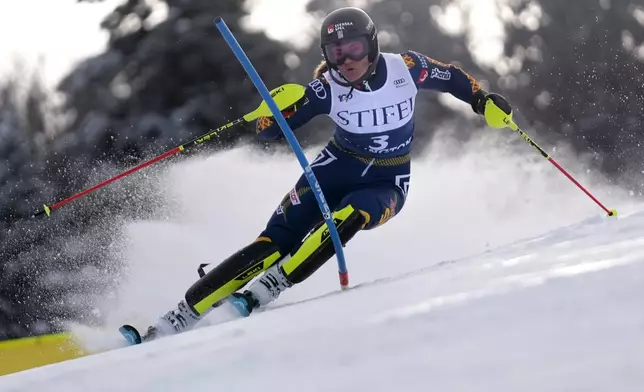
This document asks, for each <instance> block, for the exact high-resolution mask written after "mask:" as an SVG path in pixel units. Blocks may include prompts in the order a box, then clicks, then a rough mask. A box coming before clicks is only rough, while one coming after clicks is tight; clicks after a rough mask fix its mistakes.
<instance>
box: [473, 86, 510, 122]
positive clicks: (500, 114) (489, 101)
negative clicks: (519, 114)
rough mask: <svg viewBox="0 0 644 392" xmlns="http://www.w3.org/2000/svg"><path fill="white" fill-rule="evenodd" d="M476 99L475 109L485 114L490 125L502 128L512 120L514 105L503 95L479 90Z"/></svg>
mask: <svg viewBox="0 0 644 392" xmlns="http://www.w3.org/2000/svg"><path fill="white" fill-rule="evenodd" d="M474 99H475V101H474V102H473V104H472V107H473V109H474V111H475V112H476V113H478V114H482V115H484V116H485V122H486V123H487V125H488V126H490V127H492V128H497V129H501V128H505V127H507V126H509V125H510V123H511V122H512V107H511V106H510V104H509V103H508V101H507V100H506V99H505V98H504V97H503V96H501V95H499V94H496V93H489V94H488V93H486V92H484V91H483V90H479V91H478V92H477V93H476V95H475V97H474Z"/></svg>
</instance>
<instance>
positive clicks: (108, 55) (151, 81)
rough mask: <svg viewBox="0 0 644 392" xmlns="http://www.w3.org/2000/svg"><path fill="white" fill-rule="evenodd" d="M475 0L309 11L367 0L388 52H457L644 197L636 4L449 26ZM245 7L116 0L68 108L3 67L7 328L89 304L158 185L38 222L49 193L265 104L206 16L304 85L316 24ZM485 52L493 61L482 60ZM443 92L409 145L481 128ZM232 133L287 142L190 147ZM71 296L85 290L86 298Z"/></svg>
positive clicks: (272, 78)
mask: <svg viewBox="0 0 644 392" xmlns="http://www.w3.org/2000/svg"><path fill="white" fill-rule="evenodd" d="M79 1H83V0H79ZM85 1H88V2H92V1H93V2H95V1H97V0H85ZM99 1H100V0H99ZM276 3H278V2H277V1H276ZM285 3H287V2H279V7H284V6H285V5H284V4H285ZM471 3H472V2H471V1H468V0H400V1H397V0H387V1H368V0H363V1H360V2H357V3H348V2H346V1H336V0H312V1H311V2H310V3H309V4H308V11H309V13H310V14H309V16H310V17H311V18H312V19H313V20H314V21H320V20H321V19H322V18H323V17H324V15H325V13H326V12H328V11H330V10H333V9H335V8H336V7H339V6H344V5H352V4H359V5H361V6H364V8H365V9H366V10H367V11H368V12H369V13H370V14H371V15H372V17H373V18H374V20H375V21H376V24H377V26H378V28H379V30H380V39H381V49H382V50H385V51H403V50H406V49H414V50H417V51H420V52H422V53H425V54H427V55H429V56H431V57H433V58H436V59H438V60H440V61H443V62H451V63H455V64H458V65H460V66H462V67H463V68H464V69H465V70H466V71H467V72H469V73H470V74H472V75H473V76H475V77H476V78H477V79H479V80H481V81H483V84H484V87H486V88H487V89H490V90H493V91H496V92H499V93H501V94H504V95H505V96H506V97H508V99H509V100H510V102H511V103H512V104H513V106H514V107H515V110H516V115H515V118H516V119H517V120H519V121H521V123H522V124H524V125H525V128H526V130H527V131H528V133H529V134H530V135H531V136H533V137H534V138H535V139H537V140H538V141H539V143H540V144H542V145H547V144H548V143H553V142H556V141H559V140H565V141H567V142H568V143H570V144H571V145H572V146H573V147H574V148H575V149H576V150H578V151H582V152H590V153H591V155H592V157H593V164H594V166H595V169H596V170H601V171H603V172H604V173H607V174H610V175H611V176H621V177H624V178H627V179H628V183H627V185H628V186H629V187H630V188H631V189H632V190H633V192H634V193H635V194H641V190H642V184H643V181H642V173H643V172H644V159H643V158H644V157H642V147H641V143H644V136H643V135H642V126H643V120H644V93H643V91H644V5H643V4H642V2H641V0H637V1H635V0H567V1H561V0H491V1H489V4H490V7H492V10H493V11H494V12H495V13H496V14H497V15H499V16H500V21H501V22H502V24H501V25H500V26H488V25H486V24H487V23H488V22H489V20H488V19H485V18H479V19H477V20H475V23H473V25H472V26H467V24H466V23H460V24H451V25H446V26H445V25H441V21H442V20H444V18H445V17H446V16H451V17H452V19H451V20H454V19H453V18H454V17H457V19H456V20H460V21H461V22H467V21H469V20H470V19H471V18H476V15H473V14H472V12H471V7H469V5H470V4H471ZM152 6H155V7H159V6H163V7H165V8H166V9H167V18H166V19H165V20H163V21H161V22H160V23H147V21H148V18H149V17H150V15H151V13H152ZM276 6H278V5H276ZM34 12H36V11H34ZM247 13H248V10H247V8H246V7H245V5H244V2H243V1H239V0H218V1H212V0H157V1H156V2H154V5H151V3H150V2H146V0H123V2H122V5H121V6H119V7H118V8H116V9H114V11H113V12H112V13H111V14H110V15H109V16H107V17H106V18H105V20H104V21H103V23H102V28H103V29H105V30H107V31H108V32H109V35H110V40H109V46H108V50H106V51H105V52H104V53H101V54H99V55H96V56H93V57H90V58H87V59H86V60H85V61H84V62H82V63H81V64H79V65H78V66H77V67H75V68H74V69H73V70H71V72H70V73H69V74H68V75H67V76H66V77H65V78H64V79H63V80H62V81H61V82H60V84H59V85H58V86H57V89H58V90H57V91H56V93H58V94H63V96H64V98H65V100H64V104H63V105H62V106H61V105H54V103H53V101H52V98H51V97H52V94H53V93H52V92H51V91H47V89H45V88H44V86H43V84H42V82H41V81H40V79H39V78H38V75H33V76H31V75H26V74H24V73H16V74H15V75H14V76H13V77H10V78H5V79H3V80H0V158H1V159H0V201H1V203H0V218H1V220H0V222H1V225H2V227H1V228H0V243H1V244H2V245H1V247H0V276H1V278H0V279H1V281H0V340H2V339H8V338H14V337H21V336H28V335H33V334H40V333H45V332H51V331H54V330H56V329H57V328H58V327H59V324H58V323H57V321H58V320H66V319H77V320H78V319H84V320H88V319H91V318H92V317H94V316H95V315H94V314H93V312H92V309H93V307H92V304H91V295H101V293H102V291H103V289H106V288H107V287H109V285H110V284H111V283H112V279H113V277H112V276H111V274H110V273H111V272H112V271H113V270H114V269H115V268H118V266H114V265H105V264H106V263H103V262H102V261H103V260H104V258H105V255H107V254H108V253H109V252H113V250H112V249H110V244H111V243H112V241H113V240H114V238H111V237H105V233H106V232H110V231H109V230H105V228H108V227H111V225H114V224H115V222H117V221H118V220H119V219H122V218H123V217H125V216H134V217H137V218H145V217H152V216H154V215H155V214H158V212H157V211H155V210H154V209H153V208H149V207H147V205H148V203H146V201H151V200H154V195H155V192H158V191H159V190H158V188H157V187H156V186H155V184H156V183H155V182H154V181H153V179H154V178H153V177H154V171H153V170H152V171H149V172H146V173H147V174H141V175H140V176H138V177H136V180H128V179H127V178H126V179H125V180H122V181H121V182H120V183H119V185H118V186H113V187H109V188H108V189H105V190H102V191H100V192H97V193H95V194H93V195H92V196H88V197H87V198H84V199H82V200H79V201H77V202H75V203H72V204H70V205H68V206H65V207H64V208H61V210H59V211H56V213H55V214H54V216H52V218H46V217H43V219H30V216H31V214H33V213H34V212H36V211H37V210H38V209H39V208H41V206H42V203H43V202H55V201H58V200H61V199H63V198H65V197H68V196H70V195H71V194H74V193H76V192H78V191H80V190H82V189H85V188H86V187H88V186H91V185H93V184H95V183H96V182H97V181H99V180H104V179H106V178H109V177H110V176H112V175H115V174H117V173H119V172H120V171H122V170H125V169H127V168H129V167H131V166H132V165H134V164H137V163H139V162H141V161H142V160H143V159H145V158H150V157H152V156H154V155H156V154H159V153H161V152H164V151H166V150H168V149H169V148H171V147H175V146H176V145H178V144H180V143H182V142H185V141H188V140H190V139H192V138H193V137H195V136H198V135H200V134H202V133H205V132H207V131H208V130H209V129H212V128H215V127H217V126H219V125H221V124H223V123H226V122H228V121H230V120H232V119H235V118H238V117H239V116H241V115H243V114H244V113H246V112H248V111H249V110H252V109H253V108H254V107H255V106H256V105H257V104H258V103H259V96H258V94H257V93H256V90H255V88H254V86H253V85H252V83H251V82H250V81H249V80H248V79H247V77H246V75H245V73H244V71H243V69H242V68H241V66H240V65H239V64H238V63H237V61H236V59H235V58H234V56H232V55H231V52H230V50H229V48H228V47H227V45H226V43H225V42H224V41H223V39H221V37H220V34H219V32H218V30H217V29H216V27H215V25H214V23H213V20H214V19H215V17H217V16H222V17H223V18H224V20H225V21H226V23H227V24H228V26H229V27H230V28H231V30H232V31H233V33H234V34H236V37H237V39H238V40H239V42H240V44H241V45H242V47H243V48H244V49H245V50H246V51H247V53H248V55H249V57H250V58H251V60H252V61H253V62H254V65H255V66H256V68H257V70H258V71H259V72H260V74H261V75H262V76H263V78H264V80H265V82H266V84H267V86H268V87H269V88H272V87H275V86H278V85H280V84H283V83H287V82H296V83H300V84H306V83H308V81H309V79H310V78H311V75H312V70H313V68H314V67H315V65H316V64H317V63H318V62H319V61H320V60H321V55H320V51H319V48H318V46H317V31H318V23H317V22H314V23H312V24H311V27H310V32H311V34H313V40H312V41H311V42H312V44H311V45H310V46H309V47H306V48H297V47H292V46H289V45H288V43H284V42H278V41H273V40H270V39H269V38H267V36H266V35H264V33H261V32H251V31H247V30H245V29H243V20H244V18H245V17H246V16H247ZM294 23H297V22H296V21H294ZM300 23H305V22H303V21H301V22H300ZM306 23H309V22H308V21H307V22H306ZM486 29H487V30H488V31H489V29H499V32H500V33H501V34H502V37H501V38H502V39H503V40H504V42H500V43H497V44H496V46H495V45H494V43H492V45H491V46H489V47H490V48H492V49H488V52H487V53H485V52H484V53H482V55H479V56H476V55H475V53H479V54H480V50H479V52H477V51H476V45H477V44H480V43H481V42H480V41H481V31H486ZM70 44H71V43H70ZM490 51H496V52H498V53H496V54H498V55H499V56H500V57H498V58H496V59H494V60H492V61H490V60H485V56H484V55H485V54H490ZM280 65H281V66H280ZM25 85H26V86H28V88H27V89H26V90H25V89H24V88H23V87H24V86H25ZM439 95H440V94H422V95H421V96H419V97H418V102H419V108H420V111H419V112H418V124H419V126H418V128H419V129H418V136H417V141H416V146H417V150H421V149H422V147H423V146H427V145H428V144H429V143H430V142H431V137H432V134H433V132H434V130H435V129H437V128H439V127H450V129H454V133H455V136H457V137H458V138H461V139H464V138H467V136H468V135H469V134H470V132H471V129H473V128H475V127H477V126H480V125H481V121H480V119H476V118H473V116H471V115H470V114H469V113H467V111H468V110H470V109H469V107H467V108H465V109H466V110H458V109H454V106H453V105H450V104H449V102H448V101H447V102H446V100H444V99H442V98H439ZM320 124H323V125H320ZM328 124H329V123H320V122H318V121H317V120H314V121H313V122H312V123H311V124H308V125H307V126H306V127H305V128H308V130H303V131H302V132H299V135H300V136H299V137H300V141H301V143H302V144H303V145H304V146H307V145H311V144H314V143H319V142H321V141H323V140H326V139H327V138H328V137H329V136H330V135H331V131H332V129H331V126H329V125H328ZM421 124H422V125H421ZM425 124H428V125H425ZM239 143H253V144H254V145H256V146H257V148H262V149H266V148H287V145H286V144H285V143H282V144H278V145H276V146H275V145H265V144H262V143H261V142H259V141H257V140H256V138H255V137H254V130H253V126H246V127H241V128H239V131H237V132H227V133H224V134H222V136H221V138H220V139H218V140H216V141H214V142H213V143H211V144H210V145H208V146H204V148H202V149H199V152H208V153H212V152H216V151H217V150H219V149H223V148H233V147H234V146H235V145H238V144H239ZM522 148H525V146H522ZM170 162H172V160H170ZM159 167H163V164H160V165H159ZM146 179H147V182H146ZM141 184H143V185H141ZM114 235H118V233H114ZM92 272H99V273H92ZM90 277H91V278H90ZM77 293H83V296H81V297H83V298H90V299H89V300H87V301H84V302H78V301H77V300H76V299H74V298H78V297H77V296H74V294H77Z"/></svg>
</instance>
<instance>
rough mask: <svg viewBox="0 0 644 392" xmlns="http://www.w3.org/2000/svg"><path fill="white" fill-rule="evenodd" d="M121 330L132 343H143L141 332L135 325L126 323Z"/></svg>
mask: <svg viewBox="0 0 644 392" xmlns="http://www.w3.org/2000/svg"><path fill="white" fill-rule="evenodd" d="M119 332H121V335H123V337H124V338H125V340H127V342H128V343H129V344H130V345H135V344H141V334H140V333H139V331H137V329H136V328H134V327H133V326H131V325H127V324H125V325H123V326H122V327H120V328H119Z"/></svg>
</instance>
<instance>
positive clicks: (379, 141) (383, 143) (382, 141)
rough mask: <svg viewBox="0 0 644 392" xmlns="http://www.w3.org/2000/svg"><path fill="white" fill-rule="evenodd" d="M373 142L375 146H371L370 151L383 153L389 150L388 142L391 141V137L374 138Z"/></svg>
mask: <svg viewBox="0 0 644 392" xmlns="http://www.w3.org/2000/svg"><path fill="white" fill-rule="evenodd" d="M371 140H373V143H374V144H375V146H374V145H373V144H372V145H371V146H369V149H370V150H371V151H381V150H384V149H385V148H387V146H388V145H389V143H388V142H387V140H389V136H387V135H385V136H374V137H372V138H371Z"/></svg>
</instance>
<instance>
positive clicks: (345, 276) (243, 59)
mask: <svg viewBox="0 0 644 392" xmlns="http://www.w3.org/2000/svg"><path fill="white" fill-rule="evenodd" d="M215 25H217V29H219V32H220V33H221V34H222V36H223V37H224V39H225V40H226V43H227V44H228V46H229V47H230V49H231V50H232V51H233V53H234V54H235V56H236V57H237V60H238V61H239V62H240V63H241V65H242V67H244V70H245V71H246V73H247V74H248V76H249V77H250V79H251V80H252V82H253V84H254V85H255V88H257V91H259V93H260V94H261V96H262V98H263V99H264V100H265V101H266V102H267V103H268V107H269V108H270V110H271V112H272V113H273V117H274V118H275V120H276V121H277V123H278V124H279V126H280V128H281V129H282V133H283V134H284V136H285V138H286V140H287V141H288V143H289V144H290V145H291V148H292V149H293V152H294V153H295V155H296V156H297V159H298V161H299V162H300V165H301V166H302V169H303V170H304V175H305V176H306V179H307V180H308V182H309V184H310V185H311V189H312V190H313V194H314V195H315V198H316V199H317V202H318V204H319V206H320V211H321V212H322V216H323V217H324V220H325V221H326V224H327V226H328V228H329V234H330V235H331V239H332V240H333V246H334V247H335V252H336V258H337V261H338V274H339V278H340V287H341V288H342V289H346V288H348V286H349V273H348V271H347V266H346V262H345V259H344V252H343V251H342V242H341V241H340V236H339V235H338V230H337V228H336V226H335V223H334V222H333V219H332V217H331V210H330V209H329V205H328V204H327V202H326V200H325V198H324V193H323V192H322V188H321V187H320V183H319V182H318V180H317V178H316V177H315V174H314V173H313V170H312V169H311V165H310V164H309V162H308V161H307V159H306V156H305V155H304V152H303V151H302V147H300V144H299V142H298V141H297V138H296V137H295V135H294V134H293V130H292V129H291V127H290V126H289V125H288V123H287V122H286V119H285V118H284V116H283V115H282V113H281V111H280V109H279V108H278V107H277V105H276V104H275V102H274V101H273V99H272V97H271V95H270V93H269V91H268V89H267V88H266V86H265V85H264V82H263V80H262V78H261V77H260V76H259V74H258V73H257V71H256V70H255V67H254V66H253V64H252V63H251V61H250V60H249V59H248V56H246V53H245V52H244V50H243V49H242V47H241V46H240V45H239V43H238V42H237V39H235V36H234V35H233V33H232V32H231V31H230V29H229V28H228V26H227V25H226V22H224V20H223V19H222V18H221V17H217V18H216V19H215Z"/></svg>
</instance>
